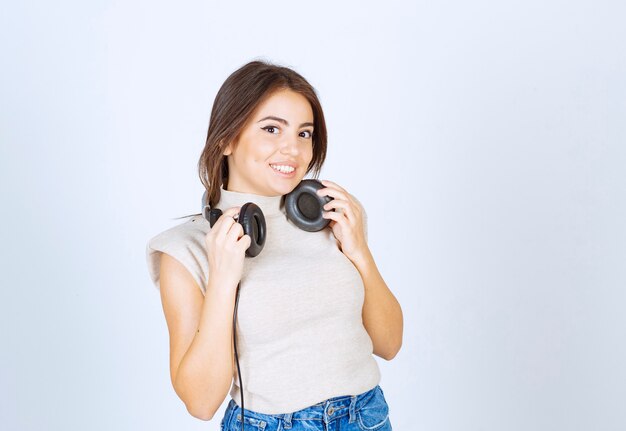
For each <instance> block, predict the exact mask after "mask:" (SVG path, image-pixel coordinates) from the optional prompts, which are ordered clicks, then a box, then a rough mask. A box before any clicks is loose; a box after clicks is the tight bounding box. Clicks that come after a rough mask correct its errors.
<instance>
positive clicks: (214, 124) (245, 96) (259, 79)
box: [177, 60, 328, 219]
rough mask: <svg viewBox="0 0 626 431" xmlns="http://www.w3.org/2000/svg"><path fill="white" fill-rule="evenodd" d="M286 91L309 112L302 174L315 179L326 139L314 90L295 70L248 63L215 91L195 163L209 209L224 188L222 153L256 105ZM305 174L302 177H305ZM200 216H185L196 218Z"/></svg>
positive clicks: (319, 106)
mask: <svg viewBox="0 0 626 431" xmlns="http://www.w3.org/2000/svg"><path fill="white" fill-rule="evenodd" d="M283 89H289V90H292V91H294V92H296V93H299V94H301V95H302V96H304V97H305V98H306V99H307V100H308V101H309V103H310V104H311V109H312V111H313V126H314V128H313V136H312V140H313V158H312V159H311V162H310V163H309V166H308V167H307V170H306V174H308V173H309V172H311V171H312V172H313V178H316V179H317V178H318V177H319V174H320V170H321V168H322V165H323V164H324V160H325V159H326V144H327V140H328V136H327V131H326V122H325V120H324V112H323V110H322V106H321V104H320V101H319V100H318V97H317V93H316V91H315V89H314V88H313V87H312V86H311V84H309V83H308V81H307V80H306V79H304V77H302V76H301V75H300V74H299V73H297V72H296V71H294V70H292V69H290V68H288V67H284V66H279V65H276V64H272V63H270V62H268V61H261V60H254V61H251V62H249V63H247V64H245V65H243V66H242V67H240V68H239V69H237V70H236V71H235V72H233V73H232V74H231V75H230V76H229V77H228V78H227V79H226V81H224V84H222V87H221V88H220V89H219V91H218V92H217V95H216V96H215V100H214V102H213V108H212V109H211V118H210V120H209V130H208V132H207V138H206V144H205V146H204V150H203V151H202V154H201V155H200V160H199V162H198V173H199V176H200V181H201V182H202V184H203V185H204V188H205V190H206V192H207V193H206V196H207V199H206V200H207V201H206V202H203V205H206V204H208V205H209V206H210V207H211V208H213V207H214V206H215V205H216V204H217V203H218V202H219V200H220V186H223V187H224V189H228V163H227V160H226V156H224V151H225V150H226V147H227V146H228V144H229V143H230V142H234V141H236V140H237V139H238V137H239V135H240V133H241V131H242V129H243V127H244V126H245V125H246V124H247V122H248V120H249V119H250V116H251V115H252V113H253V112H254V110H255V109H256V107H257V106H259V105H260V104H261V103H263V102H264V101H265V100H266V99H267V98H268V97H270V96H271V95H272V94H273V93H274V92H275V91H279V90H283ZM306 174H305V175H306ZM199 215H202V213H201V212H200V213H197V214H190V215H186V216H182V217H178V218H177V219H181V218H185V217H193V216H199Z"/></svg>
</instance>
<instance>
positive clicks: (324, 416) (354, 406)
mask: <svg viewBox="0 0 626 431" xmlns="http://www.w3.org/2000/svg"><path fill="white" fill-rule="evenodd" d="M380 390H381V389H380V386H379V385H376V386H374V387H373V388H372V389H370V390H368V391H366V392H363V393H362V394H358V395H341V396H338V397H334V398H329V399H327V400H324V401H321V402H319V403H317V404H314V405H312V406H309V407H305V408H304V409H301V410H298V411H295V412H291V413H281V414H265V413H257V412H254V411H252V410H248V409H245V416H246V418H248V417H252V418H255V419H257V420H261V421H269V422H272V420H277V419H280V420H282V421H284V425H285V428H286V429H288V428H291V421H297V420H319V421H324V422H326V423H328V422H330V421H332V420H334V419H337V418H339V417H342V416H345V415H350V421H351V422H352V421H353V420H354V417H355V415H356V412H357V411H359V410H360V409H361V407H362V406H363V405H365V404H367V402H368V400H369V399H370V398H371V397H373V396H374V395H375V394H376V392H377V391H380ZM227 410H228V411H231V410H232V414H236V415H238V416H239V417H241V407H240V406H239V405H238V404H237V403H236V402H235V400H233V399H232V398H231V400H230V402H229V403H228V407H227Z"/></svg>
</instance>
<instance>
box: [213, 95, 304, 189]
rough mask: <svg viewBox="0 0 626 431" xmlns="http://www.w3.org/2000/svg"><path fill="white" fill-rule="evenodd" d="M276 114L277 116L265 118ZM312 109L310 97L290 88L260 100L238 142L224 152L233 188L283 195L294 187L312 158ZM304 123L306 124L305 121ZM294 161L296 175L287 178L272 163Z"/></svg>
mask: <svg viewBox="0 0 626 431" xmlns="http://www.w3.org/2000/svg"><path fill="white" fill-rule="evenodd" d="M269 116H272V117H276V118H280V119H283V120H285V121H286V122H287V124H285V123H284V122H281V121H280V120H276V119H265V118H266V117H269ZM312 123H313V110H312V109H311V105H310V104H309V102H308V101H307V99H306V98H305V97H304V96H302V95H300V94H299V93H296V92H293V91H291V90H279V91H277V92H275V93H274V94H272V95H271V96H270V97H269V98H268V99H267V100H265V102H263V103H261V104H260V105H259V106H258V107H257V109H256V111H255V112H254V113H253V114H252V116H251V120H250V121H248V124H246V126H245V127H244V128H243V130H242V132H241V134H240V136H239V139H238V140H237V142H234V143H230V144H229V145H228V147H227V148H226V150H225V151H224V155H225V156H227V160H228V187H227V189H228V190H230V191H236V192H244V193H254V194H259V195H263V196H281V195H286V194H288V193H289V192H290V191H292V190H293V189H294V188H296V186H297V185H298V183H299V182H300V181H301V180H302V178H303V177H304V175H305V174H306V169H307V167H308V166H309V163H310V162H311V159H312V158H313V125H312ZM303 124H304V125H303ZM283 161H290V162H293V163H295V165H296V166H295V168H296V172H295V175H294V176H293V178H284V177H282V176H281V175H279V174H277V173H276V172H275V171H274V169H272V168H271V167H270V163H276V162H283Z"/></svg>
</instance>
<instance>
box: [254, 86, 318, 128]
mask: <svg viewBox="0 0 626 431" xmlns="http://www.w3.org/2000/svg"><path fill="white" fill-rule="evenodd" d="M266 115H275V116H277V117H281V118H285V119H286V120H290V119H296V120H298V121H300V120H302V121H303V122H304V121H311V122H312V121H313V110H312V109H311V104H310V103H309V101H308V100H307V99H306V98H305V97H304V96H303V95H301V94H300V93H296V92H295V91H292V90H284V89H283V90H278V91H275V92H274V93H272V94H271V95H270V96H269V97H268V98H267V99H265V100H264V101H263V102H261V104H259V106H258V107H257V109H256V111H255V113H254V117H262V116H266Z"/></svg>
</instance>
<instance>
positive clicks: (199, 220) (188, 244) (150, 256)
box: [145, 216, 211, 289]
mask: <svg viewBox="0 0 626 431" xmlns="http://www.w3.org/2000/svg"><path fill="white" fill-rule="evenodd" d="M210 229H211V228H210V225H209V222H208V221H207V220H206V219H205V218H204V217H202V216H193V217H191V218H190V219H188V220H187V221H185V222H182V223H180V224H178V225H176V226H173V227H171V228H168V229H166V230H164V231H162V232H160V233H158V234H156V235H155V236H153V237H152V238H150V239H149V240H148V243H147V244H146V250H145V251H146V261H147V264H148V272H149V274H150V278H151V280H152V282H153V284H154V285H155V287H156V288H157V289H159V288H160V286H159V273H160V270H161V268H160V266H161V253H167V254H169V255H170V256H172V257H174V258H175V259H176V260H178V261H179V262H180V263H181V264H183V265H184V266H185V267H186V268H187V270H188V271H189V272H190V273H191V275H192V276H193V277H194V279H195V280H196V282H197V283H198V285H199V286H201V288H203V289H204V286H205V285H206V277H207V275H208V274H207V273H208V258H207V253H206V246H205V238H206V234H207V233H208V232H209V231H210Z"/></svg>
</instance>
